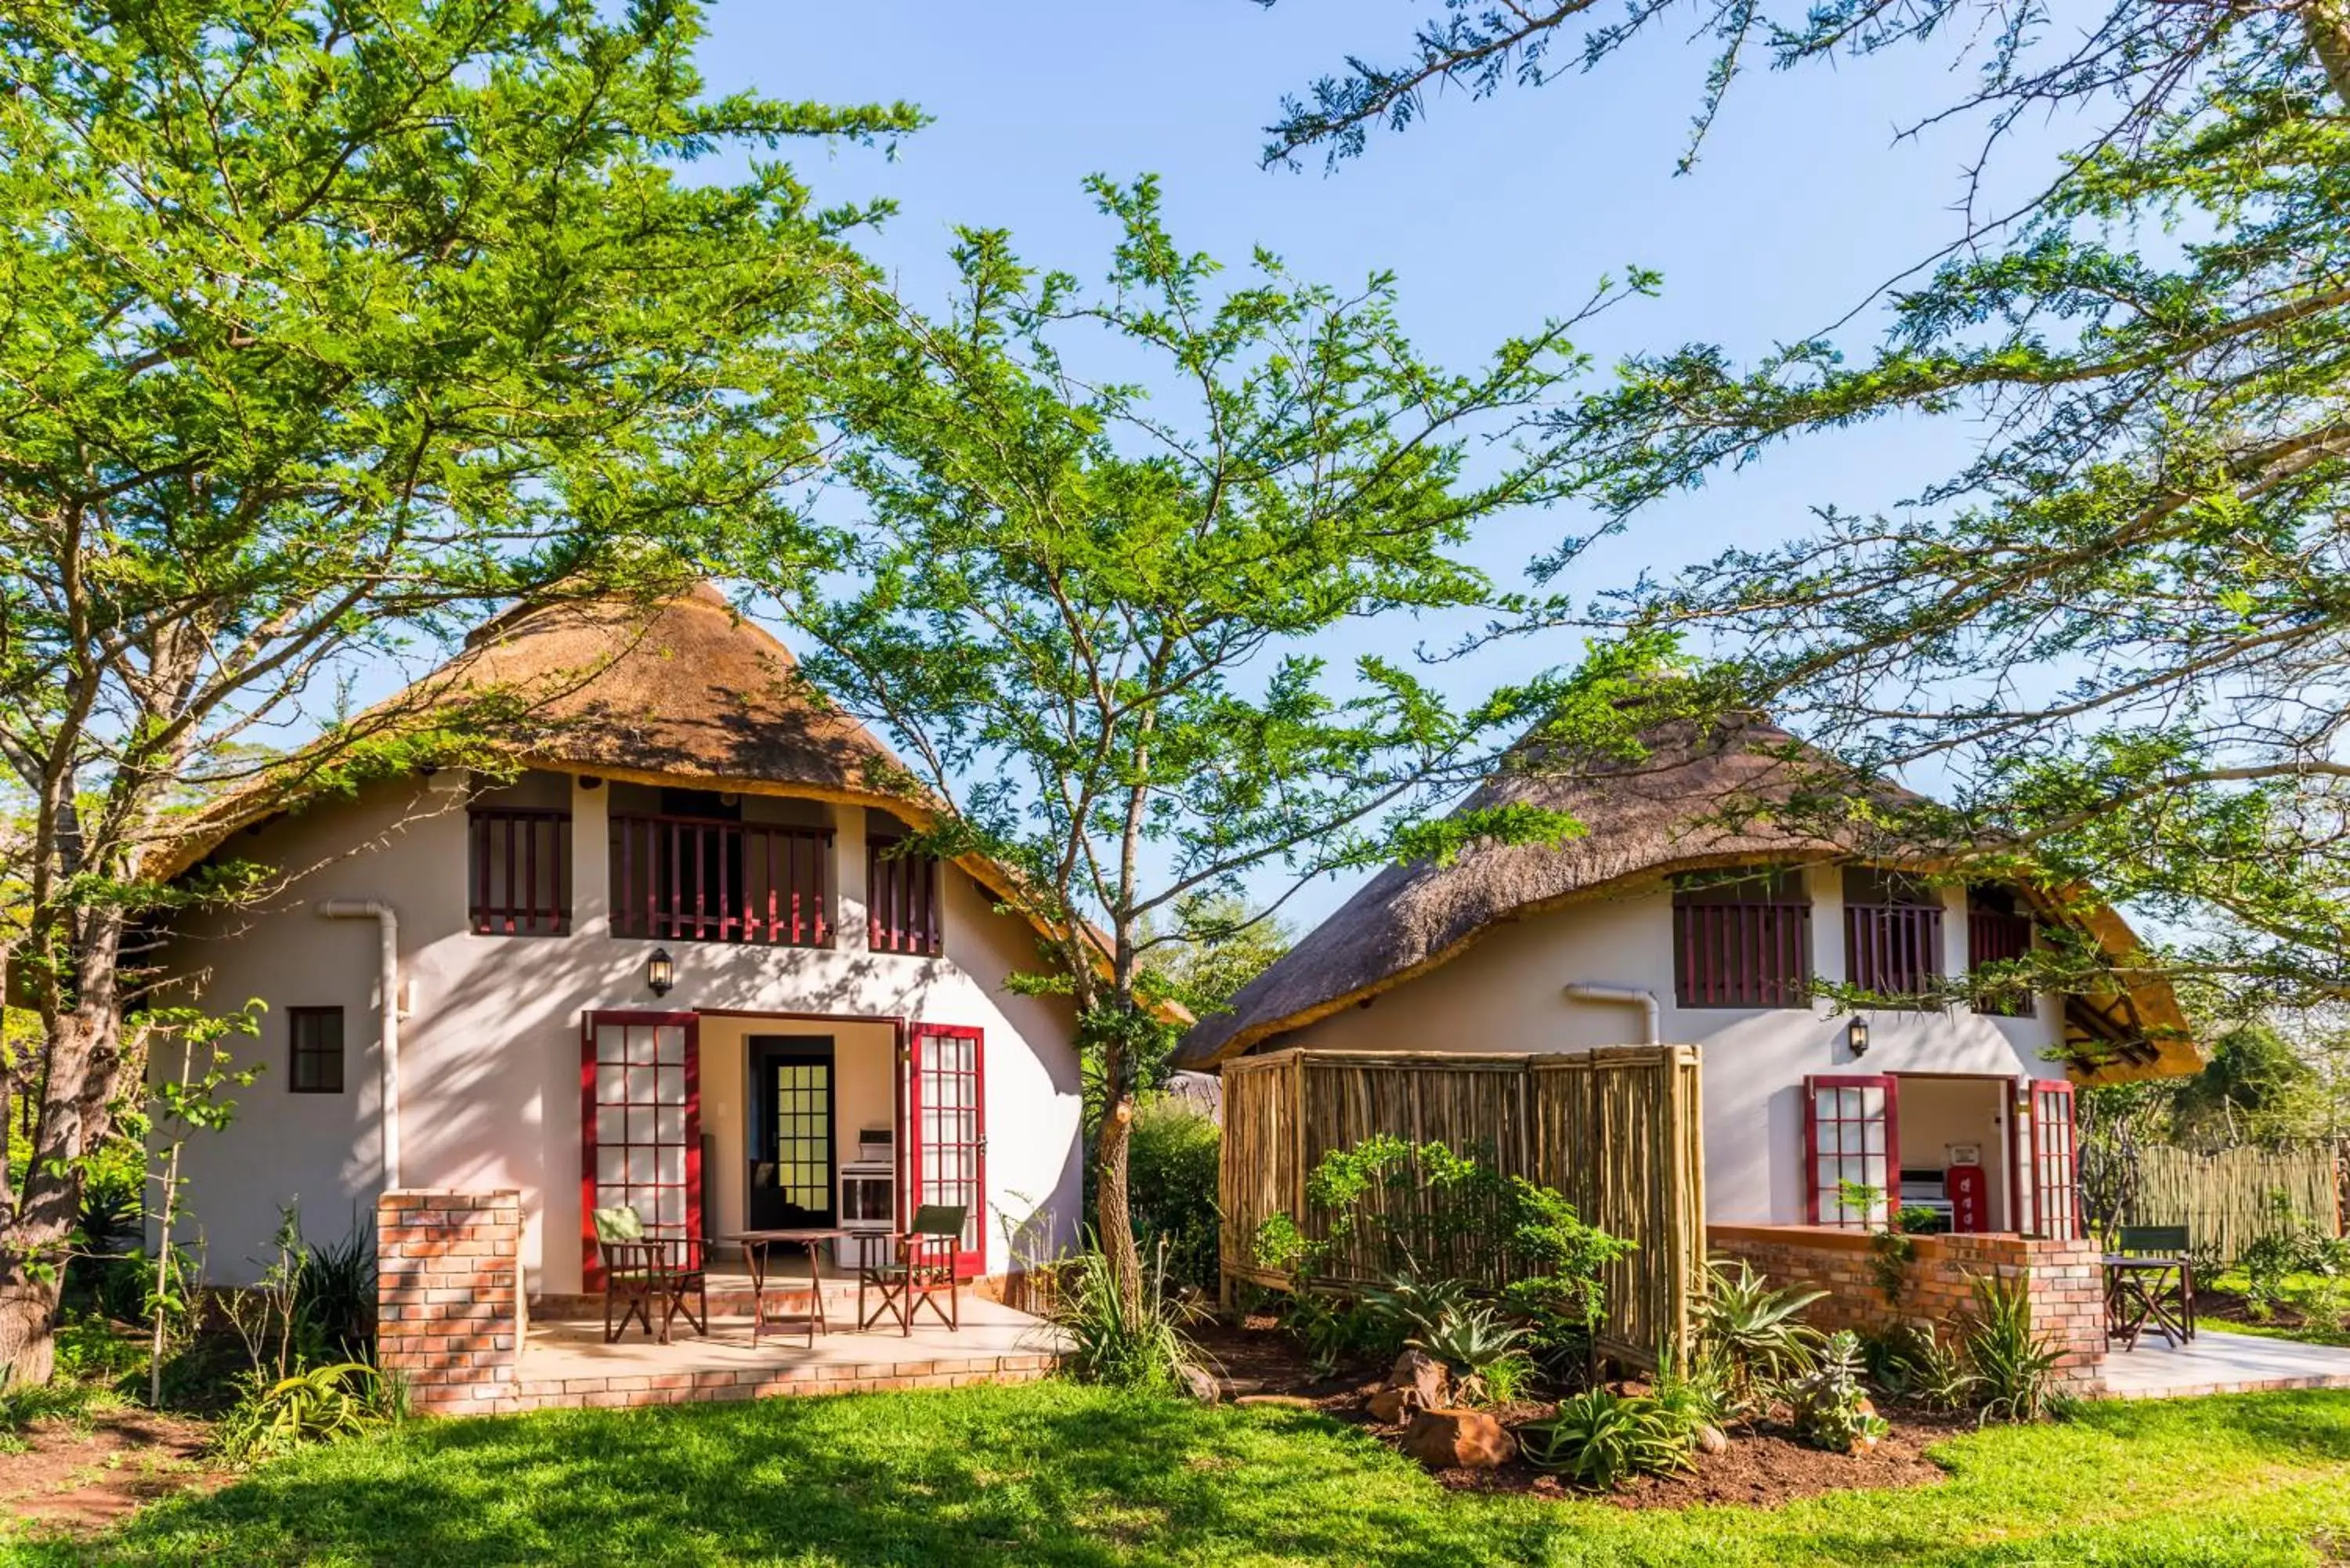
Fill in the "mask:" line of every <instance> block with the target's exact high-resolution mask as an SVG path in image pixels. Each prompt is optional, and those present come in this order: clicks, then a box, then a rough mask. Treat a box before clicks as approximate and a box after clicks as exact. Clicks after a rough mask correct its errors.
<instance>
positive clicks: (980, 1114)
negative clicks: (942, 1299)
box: [898, 1023, 987, 1279]
mask: <svg viewBox="0 0 2350 1568" xmlns="http://www.w3.org/2000/svg"><path fill="white" fill-rule="evenodd" d="M925 1038H932V1039H948V1040H968V1041H970V1042H971V1071H972V1142H973V1148H972V1197H973V1199H974V1202H973V1204H972V1208H973V1210H974V1212H973V1213H972V1215H971V1217H970V1218H971V1225H972V1229H971V1232H970V1233H971V1234H972V1235H973V1236H976V1237H977V1238H978V1239H979V1241H978V1245H977V1246H975V1247H970V1248H965V1249H962V1250H961V1251H957V1252H956V1254H955V1273H956V1275H957V1277H959V1278H963V1279H970V1278H974V1277H976V1276H977V1275H979V1274H980V1273H982V1272H984V1271H985V1269H986V1266H987V1036H986V1033H985V1032H984V1031H983V1030H981V1029H979V1028H977V1027H976V1026H974V1025H972V1024H962V1023H917V1024H914V1025H913V1026H912V1028H911V1030H910V1033H909V1036H908V1038H907V1041H906V1048H905V1051H904V1053H903V1054H902V1055H901V1056H900V1058H899V1061H900V1064H901V1066H902V1068H903V1070H902V1071H901V1072H899V1075H898V1125H899V1127H903V1128H904V1129H905V1136H904V1137H902V1138H901V1139H900V1140H899V1159H900V1161H902V1175H901V1176H900V1178H899V1182H898V1210H899V1212H898V1223H899V1229H900V1230H902V1229H904V1228H905V1227H906V1226H908V1225H910V1224H911V1223H913V1218H914V1210H915V1209H916V1208H918V1207H920V1204H921V1203H922V1201H923V1199H924V1198H925V1196H926V1195H925V1194H924V1193H923V1192H922V1191H921V1190H920V1187H921V1179H922V1163H921V1162H922V1092H921V1056H922V1041H923V1040H924V1039H925Z"/></svg>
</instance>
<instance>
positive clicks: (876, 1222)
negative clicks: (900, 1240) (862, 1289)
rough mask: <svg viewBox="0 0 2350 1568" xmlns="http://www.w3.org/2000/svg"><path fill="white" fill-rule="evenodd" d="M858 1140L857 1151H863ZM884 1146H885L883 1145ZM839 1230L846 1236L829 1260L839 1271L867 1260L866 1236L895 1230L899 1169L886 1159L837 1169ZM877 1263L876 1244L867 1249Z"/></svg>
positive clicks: (867, 1160)
mask: <svg viewBox="0 0 2350 1568" xmlns="http://www.w3.org/2000/svg"><path fill="white" fill-rule="evenodd" d="M866 1147H867V1146H866V1145H865V1144H864V1143H863V1142H862V1141H861V1140H860V1142H859V1144H858V1153H859V1154H860V1155H861V1154H863V1153H864V1152H865V1148H866ZM885 1147H886V1146H885ZM840 1228H841V1229H842V1230H844V1231H847V1232H848V1234H847V1236H845V1237H843V1238H841V1239H840V1240H839V1241H835V1242H834V1243H833V1244H832V1261H833V1264H834V1266H835V1267H837V1268H839V1269H842V1270H849V1269H854V1268H856V1267H857V1266H858V1264H859V1263H862V1262H865V1261H866V1258H867V1256H868V1242H867V1241H866V1238H867V1237H869V1236H888V1235H889V1233H890V1232H891V1231H895V1230H897V1228H898V1168H897V1166H896V1165H895V1164H894V1163H893V1162H891V1161H890V1160H889V1159H887V1158H883V1159H878V1160H875V1159H855V1160H850V1161H848V1162H847V1163H846V1164H844V1165H842V1166H841V1168H840ZM870 1250H871V1251H872V1254H873V1261H874V1262H880V1261H881V1260H880V1257H879V1248H878V1244H875V1245H872V1246H871V1248H870Z"/></svg>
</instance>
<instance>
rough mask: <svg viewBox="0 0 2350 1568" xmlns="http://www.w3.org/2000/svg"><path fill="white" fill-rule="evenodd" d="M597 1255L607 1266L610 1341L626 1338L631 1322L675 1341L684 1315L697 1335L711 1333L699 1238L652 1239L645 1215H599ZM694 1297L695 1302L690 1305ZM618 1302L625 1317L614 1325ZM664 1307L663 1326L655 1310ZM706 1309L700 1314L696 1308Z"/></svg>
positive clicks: (707, 1284)
mask: <svg viewBox="0 0 2350 1568" xmlns="http://www.w3.org/2000/svg"><path fill="white" fill-rule="evenodd" d="M594 1218H595V1221H596V1256H597V1258H598V1260H599V1261H600V1262H602V1263H603V1265H604V1343H605V1344H607V1345H609V1344H611V1343H612V1342H613V1341H614V1340H617V1339H619V1337H620V1335H622V1334H626V1333H627V1332H628V1329H629V1319H630V1318H634V1319H636V1320H637V1321H638V1322H639V1323H642V1324H644V1325H645V1334H646V1336H647V1337H648V1338H654V1339H658V1340H660V1343H661V1344H663V1345H667V1344H668V1343H669V1330H670V1324H672V1323H674V1322H676V1321H677V1319H678V1318H679V1317H680V1316H682V1317H683V1318H684V1319H685V1321H686V1322H688V1323H690V1324H692V1325H693V1332H694V1333H696V1334H703V1335H707V1334H709V1333H710V1278H709V1274H708V1272H706V1268H705V1262H704V1259H703V1257H702V1238H700V1237H699V1236H648V1235H646V1234H645V1221H644V1217H643V1216H642V1215H640V1214H639V1213H638V1212H637V1211H636V1210H634V1209H627V1208H622V1209H598V1210H596V1211H595V1216H594ZM689 1298H691V1301H692V1303H693V1304H692V1305H689V1304H687V1303H688V1299H689ZM614 1303H619V1307H620V1318H619V1322H618V1323H617V1324H616V1323H614V1322H613V1321H612V1307H613V1304H614ZM654 1303H660V1324H659V1325H658V1326H657V1325H655V1324H654V1323H653V1306H654ZM696 1306H698V1307H699V1308H700V1310H699V1311H698V1312H697V1311H696V1310H695V1307H696Z"/></svg>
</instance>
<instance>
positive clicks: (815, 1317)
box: [719, 1226, 848, 1345]
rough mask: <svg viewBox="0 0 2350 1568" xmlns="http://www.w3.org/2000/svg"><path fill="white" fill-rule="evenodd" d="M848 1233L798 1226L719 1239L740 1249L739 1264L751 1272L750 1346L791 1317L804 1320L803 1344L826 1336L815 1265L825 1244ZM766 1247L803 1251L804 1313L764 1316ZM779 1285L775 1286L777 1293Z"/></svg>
mask: <svg viewBox="0 0 2350 1568" xmlns="http://www.w3.org/2000/svg"><path fill="white" fill-rule="evenodd" d="M847 1234H848V1232H847V1231H844V1230H841V1229H839V1228H838V1227H836V1226H800V1227H794V1228H790V1229H785V1230H779V1231H734V1232H733V1233H732V1234H729V1235H725V1236H721V1237H720V1238H719V1240H720V1241H731V1242H733V1243H735V1244H737V1245H739V1246H740V1247H741V1248H742V1249H743V1262H745V1263H747V1264H749V1265H750V1269H751V1343H752V1344H753V1345H756V1344H758V1343H759V1340H760V1338H761V1336H762V1335H764V1334H765V1333H766V1331H767V1325H768V1324H771V1323H788V1322H790V1321H791V1320H792V1318H793V1317H794V1316H795V1315H797V1316H800V1317H802V1318H805V1319H806V1328H807V1342H808V1343H809V1344H810V1345H814V1344H815V1343H816V1335H817V1334H830V1333H831V1332H832V1328H831V1326H830V1325H829V1324H827V1323H826V1322H825V1321H824V1273H823V1270H822V1267H821V1266H820V1265H819V1263H818V1262H817V1255H818V1251H819V1250H820V1249H821V1248H822V1247H823V1246H824V1244H825V1243H826V1242H827V1241H839V1240H840V1239H841V1238H843V1237H845V1236H847ZM770 1247H803V1248H806V1251H807V1261H808V1272H807V1277H808V1310H807V1311H806V1312H805V1313H801V1314H791V1313H778V1314H775V1315H774V1316H772V1317H770V1316H769V1315H768V1313H767V1262H768V1259H767V1250H768V1249H769V1248H770ZM782 1283H783V1282H782V1281H781V1280H780V1279H779V1280H778V1281H777V1282H776V1290H777V1293H781V1291H782Z"/></svg>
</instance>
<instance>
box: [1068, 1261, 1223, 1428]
mask: <svg viewBox="0 0 2350 1568" xmlns="http://www.w3.org/2000/svg"><path fill="white" fill-rule="evenodd" d="M1050 1315H1051V1318H1052V1322H1053V1325H1054V1326H1055V1327H1056V1328H1058V1329H1059V1330H1060V1331H1061V1333H1062V1334H1063V1335H1064V1336H1065V1338H1066V1343H1067V1346H1068V1348H1067V1349H1066V1351H1065V1352H1064V1353H1063V1355H1062V1360H1061V1365H1062V1366H1063V1368H1064V1369H1065V1370H1066V1371H1067V1372H1068V1374H1069V1375H1070V1376H1073V1377H1075V1378H1076V1379H1077V1380H1078V1381H1079V1382H1081V1383H1100V1384H1106V1385H1107V1386H1111V1387H1114V1388H1135V1389H1155V1390H1158V1391H1159V1392H1163V1393H1175V1392H1180V1391H1181V1390H1182V1389H1183V1387H1184V1386H1185V1375H1186V1373H1187V1372H1189V1371H1190V1370H1191V1369H1193V1368H1195V1367H1197V1366H1200V1365H1201V1362H1202V1360H1203V1359H1204V1358H1203V1356H1202V1355H1201V1351H1200V1349H1199V1347H1198V1346H1197V1345H1194V1344H1193V1343H1192V1341H1191V1334H1190V1332H1189V1330H1190V1328H1191V1325H1192V1324H1195V1323H1197V1322H1198V1321H1199V1320H1200V1317H1201V1309H1200V1308H1198V1307H1196V1306H1194V1305H1192V1304H1191V1303H1189V1302H1186V1301H1185V1300H1183V1298H1182V1297H1181V1296H1180V1295H1178V1294H1176V1293H1174V1292H1173V1291H1170V1289H1168V1287H1167V1259H1166V1251H1165V1249H1164V1248H1163V1247H1162V1248H1161V1249H1160V1250H1159V1253H1158V1255H1157V1258H1156V1262H1155V1266H1154V1267H1152V1268H1149V1269H1147V1270H1145V1271H1144V1272H1143V1276H1142V1289H1141V1292H1140V1293H1139V1297H1137V1298H1135V1299H1132V1300H1129V1299H1128V1296H1127V1294H1126V1293H1125V1292H1123V1291H1121V1290H1119V1289H1118V1280H1117V1277H1116V1275H1115V1274H1114V1273H1113V1272H1111V1269H1110V1265H1109V1260H1108V1259H1107V1258H1106V1257H1104V1256H1103V1255H1102V1253H1101V1251H1100V1250H1099V1249H1098V1248H1094V1247H1088V1248H1087V1249H1086V1250H1085V1251H1083V1252H1080V1253H1079V1254H1077V1256H1076V1259H1075V1260H1074V1261H1073V1262H1070V1263H1069V1264H1068V1265H1066V1268H1065V1270H1064V1272H1063V1273H1062V1277H1061V1290H1060V1294H1059V1296H1058V1298H1057V1300H1056V1301H1055V1305H1054V1309H1053V1311H1052V1313H1051V1314H1050Z"/></svg>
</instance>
